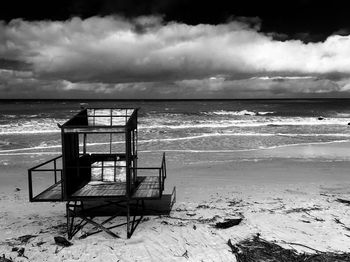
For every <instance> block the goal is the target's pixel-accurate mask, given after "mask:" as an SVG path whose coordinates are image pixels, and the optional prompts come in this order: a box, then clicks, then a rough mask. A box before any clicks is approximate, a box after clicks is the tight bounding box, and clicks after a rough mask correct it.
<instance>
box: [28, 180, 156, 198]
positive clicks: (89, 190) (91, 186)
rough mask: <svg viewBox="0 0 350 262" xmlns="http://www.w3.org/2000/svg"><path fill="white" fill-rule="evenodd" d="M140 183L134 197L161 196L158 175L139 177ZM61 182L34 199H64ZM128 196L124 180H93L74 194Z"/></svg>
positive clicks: (96, 196)
mask: <svg viewBox="0 0 350 262" xmlns="http://www.w3.org/2000/svg"><path fill="white" fill-rule="evenodd" d="M138 180H139V185H138V187H137V188H136V190H135V192H134V194H133V195H132V197H131V198H132V199H156V198H159V197H160V196H161V190H160V189H159V178H158V177H157V176H143V177H138ZM61 190H62V189H61V182H58V183H56V184H54V185H52V186H51V187H49V188H48V189H46V190H45V191H43V192H42V193H40V194H39V195H37V196H36V197H34V199H33V201H37V202H44V201H63V197H62V191H61ZM124 196H126V185H125V183H122V182H109V183H105V182H102V183H99V182H97V181H91V182H89V183H88V184H86V185H85V186H84V187H82V188H81V189H79V190H78V191H76V192H75V193H74V194H72V197H74V198H79V199H83V198H95V199H96V198H98V197H105V198H106V197H107V198H108V197H124Z"/></svg>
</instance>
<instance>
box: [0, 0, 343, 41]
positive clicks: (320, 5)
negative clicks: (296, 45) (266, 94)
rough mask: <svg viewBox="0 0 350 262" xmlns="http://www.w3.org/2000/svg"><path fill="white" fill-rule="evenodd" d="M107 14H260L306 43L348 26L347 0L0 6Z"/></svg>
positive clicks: (129, 0)
mask: <svg viewBox="0 0 350 262" xmlns="http://www.w3.org/2000/svg"><path fill="white" fill-rule="evenodd" d="M108 15H121V16H124V17H127V18H134V17H138V16H145V15H157V16H158V15H160V16H162V17H163V18H164V21H166V22H171V21H174V22H178V23H184V24H188V25H198V24H212V25H217V24H222V23H226V22H227V21H228V20H229V19H230V18H231V17H249V18H252V17H258V18H259V19H260V20H261V21H262V22H261V27H260V30H261V32H264V33H273V34H275V35H276V36H281V35H284V36H287V39H299V40H302V41H304V42H318V41H324V40H325V39H326V38H327V37H328V36H329V35H331V34H333V33H336V32H340V31H341V32H346V31H349V30H350V20H349V19H348V1H346V0H338V1H319V0H286V1H280V0H269V1H260V0H259V1H258V0H245V1H242V0H241V1H229V0H215V1H200V0H143V1H140V0H50V1H47V0H35V1H22V0H12V1H7V2H5V1H4V3H2V5H1V9H0V20H6V21H11V20H12V19H14V18H23V19H24V20H59V21H65V20H67V19H70V18H71V17H76V16H78V17H81V18H83V19H85V18H89V17H93V16H108ZM336 34H337V33H336ZM278 40H281V38H278Z"/></svg>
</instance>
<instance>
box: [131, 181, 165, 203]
mask: <svg viewBox="0 0 350 262" xmlns="http://www.w3.org/2000/svg"><path fill="white" fill-rule="evenodd" d="M138 178H139V179H140V184H139V186H138V187H137V188H136V190H135V193H134V194H133V195H132V198H137V199H142V198H144V199H146V198H159V197H160V189H159V178H158V177H156V176H144V177H138Z"/></svg>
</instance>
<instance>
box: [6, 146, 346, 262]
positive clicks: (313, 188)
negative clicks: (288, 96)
mask: <svg viewBox="0 0 350 262" xmlns="http://www.w3.org/2000/svg"><path fill="white" fill-rule="evenodd" d="M348 146H349V144H348V143H343V144H341V143H335V144H328V145H308V146H294V147H286V148H276V149H271V150H269V151H266V150H261V151H260V152H258V153H259V156H260V158H258V159H257V158H255V157H256V152H255V153H254V158H253V157H252V158H249V156H248V157H247V155H244V154H245V153H242V158H243V157H244V158H245V159H246V160H245V161H237V159H233V160H230V159H229V158H227V157H226V158H225V159H224V160H223V161H216V162H210V161H202V162H200V161H198V162H197V163H192V162H183V164H179V163H180V162H181V161H178V162H176V161H175V160H174V159H175V157H173V158H172V157H171V154H170V155H169V158H168V159H169V160H168V161H169V162H168V163H169V164H168V166H169V170H168V174H169V177H168V179H167V181H166V185H167V191H168V192H170V191H171V188H172V187H173V186H176V187H177V202H176V204H175V205H174V207H173V211H172V212H171V214H170V215H169V216H152V217H149V218H148V219H145V220H144V221H143V222H142V223H140V225H139V226H138V227H137V229H136V231H135V233H134V235H133V236H132V238H131V239H126V236H125V229H124V228H119V229H117V230H116V232H118V233H119V234H120V236H121V238H120V239H113V238H111V237H110V236H109V235H106V234H105V233H99V234H96V235H93V236H89V237H88V238H86V239H78V236H77V237H74V238H73V239H72V241H71V242H72V243H73V245H72V246H71V247H67V248H61V247H58V246H57V245H56V244H55V243H54V239H53V237H54V236H65V222H66V219H65V216H64V215H65V206H64V204H61V203H57V204H55V203H29V202H28V197H27V194H28V193H27V185H26V169H27V168H28V167H30V166H31V165H33V159H31V158H29V157H28V158H27V159H25V158H21V159H19V158H18V157H9V158H8V159H7V160H6V161H5V160H4V159H2V160H3V161H2V166H1V169H0V179H1V185H0V199H1V202H0V255H1V254H5V255H6V257H12V259H13V261H235V256H234V255H233V254H232V253H231V252H230V248H229V247H228V245H227V241H228V240H229V239H231V241H232V242H233V243H235V242H238V241H240V240H243V239H245V238H247V237H251V236H254V235H255V234H257V233H259V234H260V235H261V236H262V237H263V238H265V239H267V240H274V241H276V243H278V244H280V245H282V246H284V247H288V248H294V249H297V250H298V251H306V252H312V250H311V249H309V248H307V247H303V246H302V245H306V246H308V247H311V248H313V249H316V250H320V251H344V252H350V246H349V244H348V243H349V240H350V206H349V205H347V204H346V203H341V202H339V201H337V199H339V198H340V199H345V200H350V175H349V170H350V161H348V160H347V159H349V152H348V151H347V148H349V147H348ZM324 152H326V153H324ZM329 155H333V156H336V157H337V159H338V161H334V159H332V160H329V157H328V156H329ZM264 156H265V157H264ZM172 159H173V160H174V161H173V162H172ZM184 159H185V157H184ZM34 160H36V161H37V159H34ZM175 162H176V163H175ZM4 163H5V164H4ZM14 163H16V164H14ZM16 188H19V189H20V191H17V190H16ZM229 218H243V220H242V222H241V223H240V224H239V225H237V226H233V227H231V228H228V229H216V228H214V227H213V225H214V224H215V223H217V222H220V221H224V220H225V219H229ZM25 235H32V237H31V238H29V239H28V237H27V238H23V237H22V238H21V236H25ZM13 247H18V248H20V247H24V248H25V251H24V256H23V257H18V252H12V251H11V250H12V248H13Z"/></svg>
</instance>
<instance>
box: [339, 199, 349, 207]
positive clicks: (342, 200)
mask: <svg viewBox="0 0 350 262" xmlns="http://www.w3.org/2000/svg"><path fill="white" fill-rule="evenodd" d="M336 201H338V202H339V203H342V204H346V205H349V206H350V200H346V199H342V198H337V199H336Z"/></svg>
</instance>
